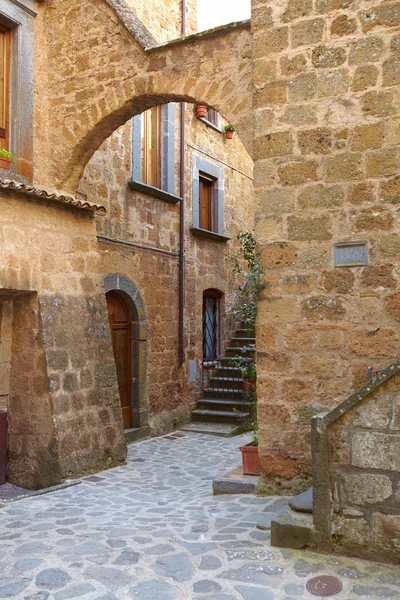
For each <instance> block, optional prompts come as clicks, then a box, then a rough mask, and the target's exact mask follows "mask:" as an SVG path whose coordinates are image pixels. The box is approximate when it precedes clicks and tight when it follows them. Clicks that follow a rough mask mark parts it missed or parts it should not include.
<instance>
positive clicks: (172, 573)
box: [152, 553, 194, 581]
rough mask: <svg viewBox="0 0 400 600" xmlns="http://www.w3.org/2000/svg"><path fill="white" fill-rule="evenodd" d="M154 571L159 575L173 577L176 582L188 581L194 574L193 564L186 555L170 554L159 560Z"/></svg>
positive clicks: (153, 566) (153, 567)
mask: <svg viewBox="0 0 400 600" xmlns="http://www.w3.org/2000/svg"><path fill="white" fill-rule="evenodd" d="M152 569H153V570H154V571H155V572H156V573H157V575H162V576H163V577H172V579H174V580H175V581H188V580H189V579H190V578H191V576H192V575H193V573H194V568H193V565H192V563H191V562H190V560H189V558H188V557H187V556H186V554H182V553H181V554H170V555H169V556H164V557H163V558H159V559H158V560H157V561H156V563H155V564H153V565H152Z"/></svg>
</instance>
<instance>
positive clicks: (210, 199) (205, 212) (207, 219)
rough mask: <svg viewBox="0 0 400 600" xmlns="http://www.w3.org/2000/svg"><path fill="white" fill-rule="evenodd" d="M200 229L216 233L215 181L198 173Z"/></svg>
mask: <svg viewBox="0 0 400 600" xmlns="http://www.w3.org/2000/svg"><path fill="white" fill-rule="evenodd" d="M199 186H200V189H199V200H200V228H201V229H206V230H207V231H214V232H217V231H218V229H217V191H216V180H215V179H214V178H212V177H209V176H208V175H205V174H204V173H199Z"/></svg>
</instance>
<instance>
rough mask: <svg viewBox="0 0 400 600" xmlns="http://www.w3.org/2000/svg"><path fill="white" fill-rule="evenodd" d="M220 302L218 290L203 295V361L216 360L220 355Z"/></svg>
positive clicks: (207, 291) (208, 291)
mask: <svg viewBox="0 0 400 600" xmlns="http://www.w3.org/2000/svg"><path fill="white" fill-rule="evenodd" d="M220 301H221V294H220V292H218V291H217V290H206V291H205V292H204V293H203V360H216V359H217V358H218V357H219V353H220V334H221V331H220V330H221V324H220V315H221V310H220Z"/></svg>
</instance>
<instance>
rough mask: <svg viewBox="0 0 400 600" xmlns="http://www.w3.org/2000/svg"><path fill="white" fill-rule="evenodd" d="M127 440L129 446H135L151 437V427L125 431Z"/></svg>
mask: <svg viewBox="0 0 400 600" xmlns="http://www.w3.org/2000/svg"><path fill="white" fill-rule="evenodd" d="M124 433H125V439H126V443H127V444H133V443H134V442H138V441H139V440H144V439H146V438H149V437H150V427H149V426H148V425H146V426H145V427H134V428H132V429H125V432H124Z"/></svg>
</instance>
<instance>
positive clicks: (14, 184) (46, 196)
mask: <svg viewBox="0 0 400 600" xmlns="http://www.w3.org/2000/svg"><path fill="white" fill-rule="evenodd" d="M2 190H6V191H7V190H8V191H10V192H14V193H17V194H21V195H23V196H26V195H28V196H31V197H32V198H36V199H38V200H45V201H48V202H52V203H55V204H63V205H66V206H69V207H71V208H74V209H76V210H82V211H84V212H90V213H92V214H94V213H95V212H99V213H103V214H104V213H106V209H105V207H104V206H102V205H101V204H94V203H93V202H88V201H87V200H80V199H79V198H74V196H70V195H67V194H59V193H57V192H54V191H50V190H45V189H43V188H37V187H34V186H32V185H27V184H25V183H20V182H19V181H13V180H12V179H1V178H0V193H1V191H2Z"/></svg>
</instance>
